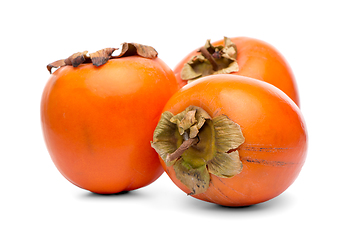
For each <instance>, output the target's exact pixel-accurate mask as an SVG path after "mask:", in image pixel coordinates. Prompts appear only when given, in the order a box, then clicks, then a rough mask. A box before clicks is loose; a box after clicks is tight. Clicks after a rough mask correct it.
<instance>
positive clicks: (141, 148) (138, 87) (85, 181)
mask: <svg viewBox="0 0 360 240" xmlns="http://www.w3.org/2000/svg"><path fill="white" fill-rule="evenodd" d="M124 48H125V49H124ZM114 50H116V49H104V50H101V51H98V52H96V53H93V54H90V57H91V61H92V63H93V64H91V62H90V60H89V57H88V56H87V54H86V52H84V53H78V54H74V55H72V56H71V57H69V58H68V59H65V60H59V61H57V62H54V63H52V64H49V65H48V69H49V70H50V71H51V68H52V67H60V68H59V69H57V70H56V71H55V72H54V73H52V74H51V76H50V79H49V80H48V82H47V84H46V86H45V89H44V92H43V95H42V99H41V123H42V129H43V134H44V138H45V142H46V146H47V148H48V151H49V153H50V156H51V158H52V160H53V162H54V163H55V165H56V167H57V168H58V170H59V171H60V172H61V173H62V174H63V176H64V177H65V178H66V179H68V180H69V181H70V182H71V183H73V184H75V185H76V186H78V187H80V188H83V189H86V190H89V191H91V192H95V193H100V194H111V193H118V192H122V191H130V190H134V189H137V188H141V187H144V186H146V185H148V184H150V183H151V182H153V181H155V180H156V179H157V178H158V177H159V176H160V175H161V174H162V173H163V168H162V167H161V165H160V163H159V160H158V156H157V154H156V152H155V151H154V150H153V149H152V148H151V146H150V140H151V139H152V132H153V131H154V129H155V127H156V124H157V120H158V118H159V117H160V114H161V110H162V108H163V107H164V105H165V103H166V102H167V100H168V99H169V98H170V97H171V96H172V94H173V93H175V92H176V90H177V89H178V86H177V83H176V79H175V76H174V74H173V72H172V70H171V69H170V68H169V67H168V66H167V65H166V64H165V63H164V62H163V61H161V60H160V59H159V58H157V53H156V51H155V52H154V49H150V50H149V49H147V48H145V47H144V46H142V45H137V44H124V45H123V51H122V53H121V55H122V56H117V57H113V56H111V54H112V53H113V51H114ZM141 51H144V52H143V54H141ZM139 52H140V53H139ZM148 52H150V56H147V54H146V53H148ZM152 53H154V54H152ZM139 54H140V55H141V56H139ZM130 55H133V56H130ZM109 58H110V60H109ZM79 59H80V63H79V62H78V61H79ZM81 59H82V60H81ZM71 65H73V66H71ZM94 65H98V66H94Z"/></svg>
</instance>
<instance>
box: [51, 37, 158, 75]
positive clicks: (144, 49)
mask: <svg viewBox="0 0 360 240" xmlns="http://www.w3.org/2000/svg"><path fill="white" fill-rule="evenodd" d="M118 49H119V48H104V49H101V50H99V51H97V52H94V53H90V54H88V51H84V52H78V53H74V54H72V55H71V56H70V57H68V58H66V59H61V60H58V61H55V62H52V63H50V64H48V65H47V66H46V67H47V69H48V70H49V72H50V73H51V71H52V69H53V68H60V67H63V66H68V65H72V66H73V67H77V66H79V65H80V64H82V63H92V64H93V65H95V66H97V67H98V66H101V65H103V64H105V63H106V62H107V61H109V59H114V58H121V57H127V56H134V55H137V56H141V57H144V58H150V59H153V58H156V57H157V55H158V53H157V52H156V50H155V49H154V48H153V47H150V46H146V45H141V44H138V43H123V44H122V49H121V53H120V54H119V55H116V56H113V55H112V54H113V52H114V51H115V50H118Z"/></svg>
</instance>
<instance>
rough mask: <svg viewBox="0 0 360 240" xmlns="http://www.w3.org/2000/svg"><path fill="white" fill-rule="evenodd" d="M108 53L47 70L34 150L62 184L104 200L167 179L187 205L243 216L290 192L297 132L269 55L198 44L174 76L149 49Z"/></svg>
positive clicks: (289, 80)
mask: <svg viewBox="0 0 360 240" xmlns="http://www.w3.org/2000/svg"><path fill="white" fill-rule="evenodd" d="M116 50H118V49H117V48H106V49H103V50H100V51H97V52H95V53H90V54H88V52H86V51H85V52H79V53H75V54H73V55H71V56H70V57H68V58H66V59H62V60H59V61H56V62H53V63H51V64H49V65H48V66H47V68H48V70H49V71H50V73H51V76H50V79H49V80H48V82H47V84H46V86H45V89H44V92H43V95H42V99H41V123H42V129H43V134H44V139H45V142H46V145H47V148H48V151H49V153H50V156H51V158H52V160H53V162H54V164H55V165H56V167H57V168H58V170H59V171H60V172H61V173H62V175H63V176H64V177H65V178H66V179H68V180H69V181H70V182H71V183H73V184H75V185H76V186H78V187H80V188H83V189H86V190H89V191H91V192H95V193H100V194H112V193H118V192H122V191H131V190H135V189H138V188H141V187H144V186H146V185H148V184H150V183H152V182H154V181H155V180H156V179H158V178H159V177H160V175H161V174H162V173H163V172H164V170H165V172H166V173H167V175H168V176H169V177H170V178H171V179H172V181H173V182H174V183H175V185H177V186H178V187H179V188H180V189H181V190H183V191H184V192H185V193H186V194H188V195H190V196H192V197H194V198H197V199H200V200H203V201H207V202H212V203H216V204H219V205H224V206H247V205H252V204H257V203H261V202H264V201H267V200H269V199H272V198H274V197H276V196H278V195H279V194H281V193H282V192H284V191H285V190H286V189H287V188H288V187H289V186H290V185H291V184H292V183H293V182H294V181H295V179H296V177H297V176H298V174H299V172H300V171H301V168H302V166H303V164H304V161H305V157H306V152H307V132H306V126H305V122H304V118H303V116H302V114H301V112H300V108H299V96H298V91H297V87H296V82H295V78H294V76H293V73H292V71H291V69H290V67H289V65H288V63H287V62H286V60H285V59H284V57H283V56H282V55H281V54H280V53H279V52H278V51H277V50H276V49H275V48H274V47H272V46H271V45H269V44H267V43H265V42H263V41H260V40H257V39H252V38H247V37H237V38H226V37H225V38H224V39H223V40H221V41H217V42H213V43H211V42H210V41H209V40H208V41H206V43H205V45H204V46H203V47H201V48H199V49H196V50H194V51H193V52H191V53H190V54H189V55H187V56H186V57H185V58H184V59H183V60H182V61H180V62H179V64H178V65H177V66H176V67H175V69H174V70H172V69H170V68H169V67H168V66H167V65H166V64H165V63H164V62H163V61H161V60H160V59H159V58H158V57H157V55H158V54H157V52H156V50H155V49H154V48H152V47H150V46H145V45H141V44H136V43H124V44H122V49H121V50H120V54H118V55H115V54H114V53H115V52H116ZM54 68H56V70H55V71H53V69H54Z"/></svg>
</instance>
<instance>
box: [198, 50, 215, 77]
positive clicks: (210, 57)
mask: <svg viewBox="0 0 360 240" xmlns="http://www.w3.org/2000/svg"><path fill="white" fill-rule="evenodd" d="M200 52H201V53H202V55H204V57H205V58H206V59H207V60H209V62H210V63H211V66H212V68H213V70H214V71H217V70H218V69H219V66H218V65H217V63H216V62H215V59H214V57H213V56H212V55H211V54H210V53H209V51H208V50H207V49H206V48H205V47H201V48H200Z"/></svg>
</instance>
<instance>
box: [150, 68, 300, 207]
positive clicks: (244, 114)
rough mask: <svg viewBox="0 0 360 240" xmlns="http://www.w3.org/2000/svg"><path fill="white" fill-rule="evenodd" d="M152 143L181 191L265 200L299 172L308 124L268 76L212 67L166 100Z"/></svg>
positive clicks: (240, 202)
mask: <svg viewBox="0 0 360 240" xmlns="http://www.w3.org/2000/svg"><path fill="white" fill-rule="evenodd" d="M151 145H152V147H153V148H154V149H155V150H156V151H157V153H158V154H159V157H160V162H161V163H162V165H163V167H164V169H165V170H166V173H167V174H168V175H169V177H170V178H171V179H172V180H173V182H174V183H175V184H176V185H177V186H178V187H179V188H180V189H182V190H183V191H184V192H185V193H187V194H189V195H191V196H192V197H194V198H197V199H200V200H204V201H208V202H212V203H216V204H219V205H224V206H247V205H253V204H257V203H261V202H265V201H267V200H270V199H272V198H274V197H276V196H278V195H279V194H281V193H282V192H284V191H285V190H286V189H287V188H288V187H289V186H290V185H291V184H292V183H293V182H294V180H295V179H296V178H297V176H298V175H299V173H300V170H301V168H302V166H303V164H304V162H305V157H306V153H307V131H306V126H305V121H304V118H303V116H302V114H301V112H300V109H299V108H298V107H297V105H296V104H295V103H294V102H293V101H292V100H291V99H290V98H289V97H288V96H287V95H286V94H285V93H284V92H282V91H281V90H279V89H278V88H276V87H274V86H273V85H271V84H268V83H266V82H263V81H260V80H256V79H252V78H248V77H244V76H236V75H225V74H219V75H213V76H207V77H203V78H201V79H199V80H197V81H194V82H192V83H189V84H188V85H186V86H184V87H183V88H182V89H180V90H179V91H178V92H177V93H175V94H174V95H173V96H172V97H171V98H170V100H169V101H168V102H167V103H166V105H165V107H164V109H163V113H162V115H161V118H160V120H159V123H158V125H157V127H156V129H155V131H154V135H153V140H152V142H151Z"/></svg>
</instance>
